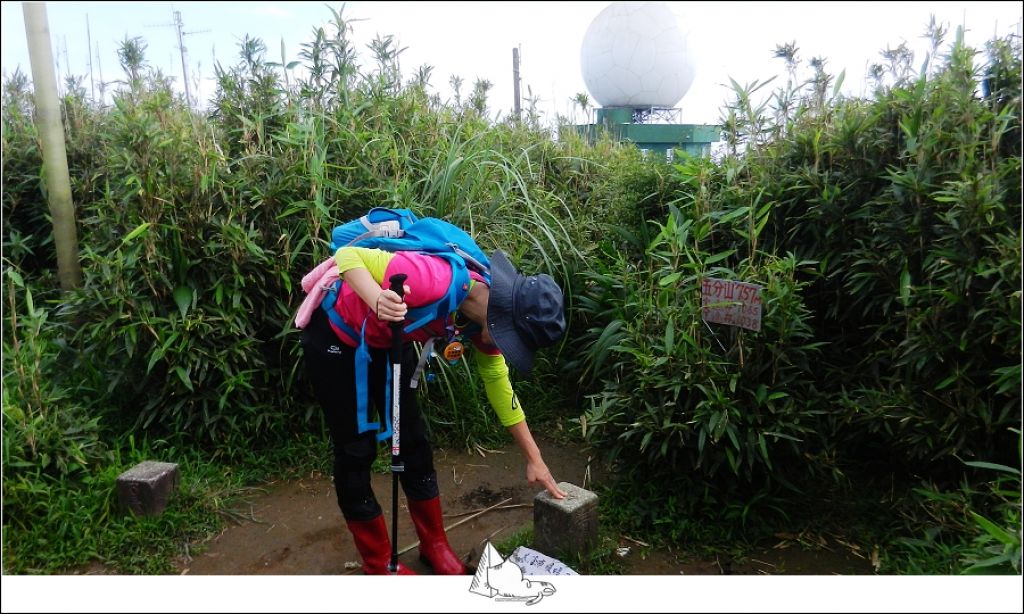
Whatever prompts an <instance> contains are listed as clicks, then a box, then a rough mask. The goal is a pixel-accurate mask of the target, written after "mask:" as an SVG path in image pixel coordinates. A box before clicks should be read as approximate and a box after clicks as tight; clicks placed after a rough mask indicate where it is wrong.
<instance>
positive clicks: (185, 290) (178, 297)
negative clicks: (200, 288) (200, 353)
mask: <svg viewBox="0 0 1024 614" xmlns="http://www.w3.org/2000/svg"><path fill="white" fill-rule="evenodd" d="M173 294H174V302H175V303H177V304H178V311H180V312H181V317H183V318H184V317H185V314H187V313H188V308H189V307H191V306H192V288H190V287H188V286H178V287H177V288H175V289H174V292H173Z"/></svg>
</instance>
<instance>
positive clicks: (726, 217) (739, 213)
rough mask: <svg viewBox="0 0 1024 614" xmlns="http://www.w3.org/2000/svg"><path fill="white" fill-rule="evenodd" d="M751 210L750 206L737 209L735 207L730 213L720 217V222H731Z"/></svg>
mask: <svg viewBox="0 0 1024 614" xmlns="http://www.w3.org/2000/svg"><path fill="white" fill-rule="evenodd" d="M749 211H750V207H737V208H736V209H733V210H732V211H730V212H729V213H726V214H725V215H723V216H722V217H721V218H719V220H718V223H719V224H725V223H726V222H731V221H732V220H734V219H736V218H738V217H741V216H744V215H746V214H747V212H749Z"/></svg>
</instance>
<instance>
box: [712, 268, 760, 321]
mask: <svg viewBox="0 0 1024 614" xmlns="http://www.w3.org/2000/svg"><path fill="white" fill-rule="evenodd" d="M700 306H701V317H702V318H703V319H704V321H705V322H714V323H716V324H728V325H730V326H739V327H742V328H746V329H748V330H761V286H755V285H754V284H748V283H745V282H742V281H729V280H726V279H713V278H710V277H707V278H705V279H704V280H703V281H702V282H701V286H700Z"/></svg>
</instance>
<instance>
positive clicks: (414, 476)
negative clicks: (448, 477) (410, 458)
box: [398, 470, 440, 501]
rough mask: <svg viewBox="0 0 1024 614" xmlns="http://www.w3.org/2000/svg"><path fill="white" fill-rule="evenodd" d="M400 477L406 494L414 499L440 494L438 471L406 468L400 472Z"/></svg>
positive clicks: (429, 497) (421, 499) (424, 498)
mask: <svg viewBox="0 0 1024 614" xmlns="http://www.w3.org/2000/svg"><path fill="white" fill-rule="evenodd" d="M398 479H399V481H401V482H402V491H404V492H405V496H406V497H408V498H409V499H411V500H413V501H424V500H426V499H433V498H434V497H436V496H438V495H439V494H440V490H439V489H438V487H437V473H436V472H435V471H433V470H430V471H428V472H426V473H423V472H417V471H408V470H406V471H403V472H402V473H400V474H399V478H398Z"/></svg>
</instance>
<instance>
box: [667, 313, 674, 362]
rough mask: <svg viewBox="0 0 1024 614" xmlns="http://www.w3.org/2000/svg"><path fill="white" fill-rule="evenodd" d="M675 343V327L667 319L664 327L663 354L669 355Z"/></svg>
mask: <svg viewBox="0 0 1024 614" xmlns="http://www.w3.org/2000/svg"><path fill="white" fill-rule="evenodd" d="M675 342H676V327H675V323H674V322H673V321H672V318H669V319H668V325H667V326H666V327H665V354H667V355H671V354H672V350H673V349H674V348H675Z"/></svg>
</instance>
